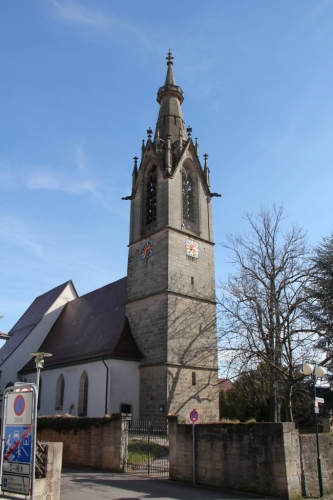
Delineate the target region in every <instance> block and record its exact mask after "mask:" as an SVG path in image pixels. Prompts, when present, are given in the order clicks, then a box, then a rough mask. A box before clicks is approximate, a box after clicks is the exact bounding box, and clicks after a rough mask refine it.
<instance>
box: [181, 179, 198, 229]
mask: <svg viewBox="0 0 333 500" xmlns="http://www.w3.org/2000/svg"><path fill="white" fill-rule="evenodd" d="M182 194H183V224H184V226H185V227H186V228H187V229H190V230H192V231H193V230H194V225H195V213H194V212H195V210H194V193H193V181H192V177H191V175H190V174H189V173H188V172H182Z"/></svg>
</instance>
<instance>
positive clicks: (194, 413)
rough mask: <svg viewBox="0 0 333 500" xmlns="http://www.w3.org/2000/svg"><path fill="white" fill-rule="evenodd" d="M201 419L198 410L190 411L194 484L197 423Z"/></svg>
mask: <svg viewBox="0 0 333 500" xmlns="http://www.w3.org/2000/svg"><path fill="white" fill-rule="evenodd" d="M198 419H199V413H198V412H197V410H192V411H191V413H190V420H191V422H192V468H193V469H192V475H193V484H195V469H196V467H195V423H196V422H197V421H198Z"/></svg>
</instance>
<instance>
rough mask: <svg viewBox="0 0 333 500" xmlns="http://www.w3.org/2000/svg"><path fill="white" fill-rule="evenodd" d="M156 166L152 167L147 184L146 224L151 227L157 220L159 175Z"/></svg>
mask: <svg viewBox="0 0 333 500" xmlns="http://www.w3.org/2000/svg"><path fill="white" fill-rule="evenodd" d="M156 174H157V173H156V166H155V165H154V166H153V168H152V169H151V171H150V173H149V176H148V180H147V184H146V224H147V227H149V226H150V225H151V224H152V223H153V222H155V221H156V215H157V214H156V212H157V211H156V197H157V175H156Z"/></svg>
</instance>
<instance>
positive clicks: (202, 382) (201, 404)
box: [168, 366, 219, 423]
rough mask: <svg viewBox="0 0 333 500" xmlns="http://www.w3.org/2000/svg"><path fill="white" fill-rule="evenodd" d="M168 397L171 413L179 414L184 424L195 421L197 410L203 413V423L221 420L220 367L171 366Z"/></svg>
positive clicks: (179, 418) (201, 415)
mask: <svg viewBox="0 0 333 500" xmlns="http://www.w3.org/2000/svg"><path fill="white" fill-rule="evenodd" d="M193 381H194V382H195V385H194V384H193ZM168 400H169V401H170V404H169V408H168V413H169V414H171V415H177V416H178V421H179V422H181V423H191V421H190V413H191V411H192V410H193V409H195V410H197V411H198V412H199V414H200V421H201V422H218V421H219V405H218V401H219V396H218V384H217V370H205V369H198V368H191V367H188V368H186V367H181V366H179V367H175V366H169V367H168Z"/></svg>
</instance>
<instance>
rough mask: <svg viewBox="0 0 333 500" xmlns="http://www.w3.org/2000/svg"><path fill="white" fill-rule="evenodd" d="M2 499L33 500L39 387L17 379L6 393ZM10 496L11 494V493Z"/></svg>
mask: <svg viewBox="0 0 333 500" xmlns="http://www.w3.org/2000/svg"><path fill="white" fill-rule="evenodd" d="M2 422H3V426H2V433H1V457H0V487H1V491H0V498H22V496H20V497H18V496H15V494H17V495H24V496H25V498H29V499H30V500H33V496H34V481H35V450H36V428H37V387H36V385H35V384H26V383H21V382H18V383H16V384H15V385H14V386H13V387H8V388H7V389H6V390H5V392H4V405H3V414H2ZM8 495H9V496H8Z"/></svg>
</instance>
